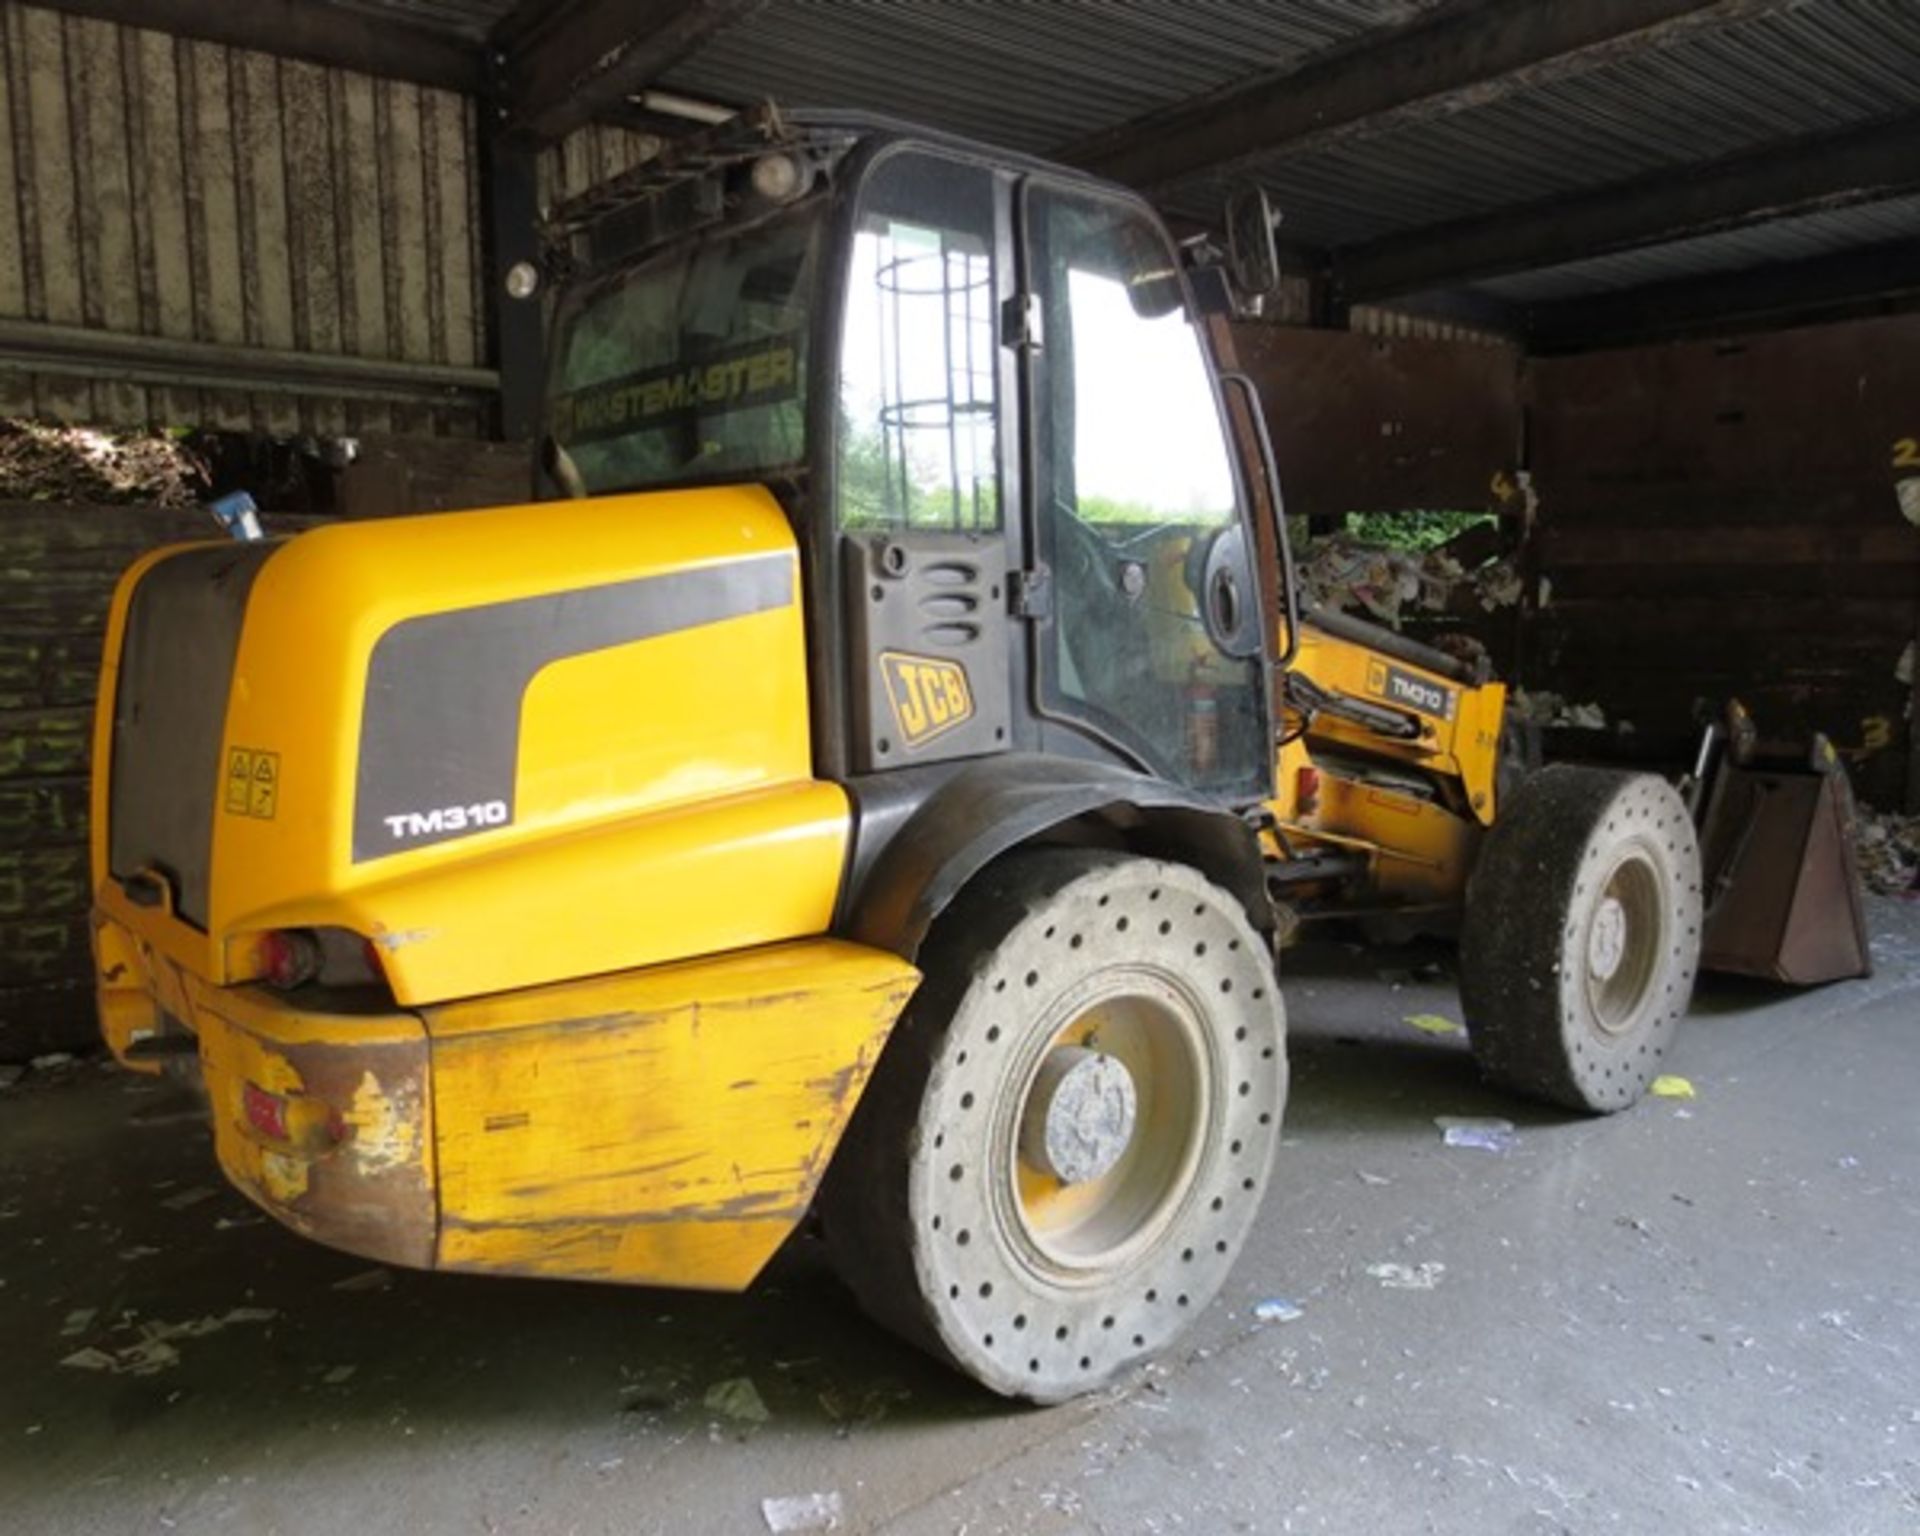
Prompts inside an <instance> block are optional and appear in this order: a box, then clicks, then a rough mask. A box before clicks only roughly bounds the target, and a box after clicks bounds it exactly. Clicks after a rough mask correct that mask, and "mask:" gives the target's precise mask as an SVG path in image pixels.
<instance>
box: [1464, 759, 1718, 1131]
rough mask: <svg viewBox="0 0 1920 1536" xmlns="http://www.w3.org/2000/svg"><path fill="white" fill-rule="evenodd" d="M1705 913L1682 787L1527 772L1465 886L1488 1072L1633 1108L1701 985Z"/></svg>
mask: <svg viewBox="0 0 1920 1536" xmlns="http://www.w3.org/2000/svg"><path fill="white" fill-rule="evenodd" d="M1700 921H1701V918H1700V853H1699V848H1698V845H1697V843H1696V842H1695V839H1694V831H1693V822H1692V820H1691V818H1690V817H1689V816H1688V814H1687V808H1686V804H1685V802H1683V801H1682V800H1681V798H1680V796H1679V795H1678V794H1677V793H1676V792H1675V791H1674V789H1673V787H1672V786H1671V785H1670V784H1668V783H1667V782H1666V781H1665V780H1663V779H1659V778H1655V777H1654V776H1653V775H1651V774H1623V773H1610V772H1607V771H1605V770H1602V769H1597V768H1575V767H1569V766H1557V767H1552V768H1547V769H1545V770H1543V771H1541V772H1539V773H1535V774H1532V775H1530V776H1529V777H1528V778H1526V779H1525V780H1524V781H1522V783H1521V784H1520V785H1519V786H1518V787H1517V789H1516V791H1515V793H1514V794H1513V795H1512V797H1511V798H1510V800H1508V801H1507V802H1505V803H1503V804H1502V805H1501V807H1500V812H1499V815H1498V817H1497V818H1496V820H1495V823H1494V827H1493V830H1492V832H1490V833H1489V834H1488V835H1487V839H1486V842H1485V843H1484V844H1483V845H1482V847H1481V850H1480V857H1479V860H1478V862H1477V863H1476V864H1475V866H1474V871H1473V877H1472V879H1471V880H1470V881H1469V882H1468V885H1467V906H1466V922H1465V926H1464V929H1463V931H1462V934H1461V940H1460V1000H1461V1005H1462V1007H1463V1009H1464V1010H1465V1014H1466V1022H1467V1033H1468V1036H1469V1038H1470V1039H1471V1041H1472V1044H1473V1054H1474V1058H1475V1060H1476V1061H1477V1062H1478V1063H1479V1066H1480V1070H1481V1073H1482V1074H1483V1075H1484V1076H1485V1077H1486V1078H1487V1079H1488V1081H1490V1082H1492V1083H1495V1084H1497V1085H1499V1086H1500V1087H1502V1088H1508V1089H1511V1090H1513V1091H1514V1092H1516V1093H1523V1094H1527V1095H1529V1096H1530V1097H1533V1098H1539V1099H1545V1100H1547V1101H1549V1102H1550V1103H1554V1104H1561V1105H1565V1106H1566V1107H1567V1108H1569V1109H1577V1110H1584V1111H1590V1112H1598V1113H1611V1112H1612V1111H1614V1110H1620V1109H1625V1108H1627V1107H1628V1106H1629V1105H1630V1104H1633V1103H1634V1102H1635V1101H1637V1100H1638V1099H1639V1098H1640V1096H1641V1095H1642V1094H1643V1093H1644V1092H1646V1089H1647V1085H1648V1084H1649V1083H1651V1082H1652V1081H1653V1079H1654V1076H1655V1074H1656V1073H1658V1072H1659V1070H1660V1063H1661V1060H1662V1059H1663V1058H1664V1057H1665V1055H1666V1052H1667V1048H1668V1046H1669V1045H1670V1044H1671V1043H1672V1040H1673V1036H1674V1032H1675V1031H1676V1030H1677V1029H1678V1027H1679V1024H1680V1017H1681V1015H1682V1014H1684V1013H1685V1012H1686V1010H1687V1003H1688V1000H1689V999H1690V998H1691V996H1692V994H1693V977H1694V971H1695V969H1696V967H1697V965H1698V963H1699V958H1700Z"/></svg>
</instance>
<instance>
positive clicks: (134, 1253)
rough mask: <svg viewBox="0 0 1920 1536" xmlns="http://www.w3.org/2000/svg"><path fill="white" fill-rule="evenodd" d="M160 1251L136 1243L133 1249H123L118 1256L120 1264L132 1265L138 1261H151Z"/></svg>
mask: <svg viewBox="0 0 1920 1536" xmlns="http://www.w3.org/2000/svg"><path fill="white" fill-rule="evenodd" d="M159 1251H160V1250H159V1249H158V1248H149V1247H148V1246H147V1245H146V1244H145V1243H135V1244H134V1245H133V1246H132V1247H131V1248H122V1249H121V1250H120V1253H119V1255H118V1257H119V1259H120V1262H121V1263H123V1264H131V1263H133V1262H134V1260H136V1259H150V1258H152V1257H153V1256H154V1255H155V1254H156V1253H158V1252H159Z"/></svg>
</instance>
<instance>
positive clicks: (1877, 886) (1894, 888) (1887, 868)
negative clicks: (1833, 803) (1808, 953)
mask: <svg viewBox="0 0 1920 1536" xmlns="http://www.w3.org/2000/svg"><path fill="white" fill-rule="evenodd" d="M1907 650H1908V657H1907V666H1908V668H1909V672H1910V671H1911V666H1912V650H1913V647H1912V646H1908V647H1907ZM1853 847H1854V852H1855V854H1856V855H1857V856H1858V858H1859V862H1860V877H1861V879H1863V880H1864V881H1866V883H1867V888H1868V889H1869V890H1873V891H1877V892H1879V893H1880V894H1881V895H1882V896H1898V895H1901V894H1902V893H1904V892H1907V891H1911V890H1913V889H1914V887H1915V886H1916V885H1917V884H1920V816H1903V815H1901V814H1899V813H1898V812H1896V811H1876V810H1874V809H1872V808H1871V807H1869V806H1865V805H1859V804H1856V805H1855V806H1854V815H1853Z"/></svg>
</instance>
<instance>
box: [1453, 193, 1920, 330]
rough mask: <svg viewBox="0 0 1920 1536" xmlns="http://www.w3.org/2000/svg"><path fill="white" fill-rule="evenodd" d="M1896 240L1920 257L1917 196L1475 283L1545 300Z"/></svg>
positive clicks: (1516, 297)
mask: <svg viewBox="0 0 1920 1536" xmlns="http://www.w3.org/2000/svg"><path fill="white" fill-rule="evenodd" d="M1896 240H1912V241H1914V242H1915V244H1914V260H1915V262H1916V263H1920V197H1901V198H1893V199H1890V200H1888V201H1887V202H1884V203H1871V204H1867V205H1865V206H1862V207H1858V208H1838V209H1833V210H1831V211H1828V212H1825V213H1812V214H1807V215H1805V216H1804V217H1801V218H1797V219H1776V220H1775V221H1773V222H1772V223H1770V224H1764V225H1757V226H1755V227H1753V228H1750V229H1732V230H1725V231H1723V232H1721V233H1719V234H1714V235H1698V236H1696V237H1694V238H1693V239H1691V240H1676V241H1673V242H1672V243H1670V244H1668V245H1659V246H1650V247H1648V248H1646V249H1644V250H1637V251H1621V252H1619V253H1617V254H1615V255H1611V256H1595V257H1592V258H1590V259H1588V260H1586V261H1574V262H1568V263H1567V264H1566V265H1565V266H1559V267H1547V268H1545V269H1544V270H1542V271H1539V272H1525V273H1519V274H1516V275H1514V276H1512V277H1503V278H1499V279H1497V280H1494V281H1489V282H1484V283H1481V284H1479V285H1478V291H1479V292H1481V293H1486V294H1491V295H1492V296H1493V297H1495V298H1498V299H1504V300H1506V301H1508V302H1509V303H1514V304H1544V303H1550V302H1551V301H1553V300H1555V299H1568V298H1576V297H1581V296H1584V295H1587V294H1593V293H1603V292H1608V291H1611V290H1614V289H1620V288H1639V287H1642V286H1644V285H1646V284H1648V283H1662V282H1667V281H1669V280H1672V279H1675V278H1683V277H1701V276H1710V275H1711V274H1713V273H1716V272H1737V271H1740V270H1741V269H1743V268H1746V267H1755V266H1765V265H1768V264H1771V263H1773V262H1782V261H1800V260H1804V259H1806V258H1808V257H1813V256H1829V255H1832V254H1833V253H1834V252H1836V251H1847V250H1853V249H1856V248H1857V247H1860V246H1869V245H1882V244H1886V243H1888V242H1891V241H1896Z"/></svg>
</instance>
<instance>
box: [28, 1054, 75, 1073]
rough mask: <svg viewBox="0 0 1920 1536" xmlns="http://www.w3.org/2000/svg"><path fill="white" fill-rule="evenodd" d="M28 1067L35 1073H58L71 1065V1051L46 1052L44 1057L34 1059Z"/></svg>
mask: <svg viewBox="0 0 1920 1536" xmlns="http://www.w3.org/2000/svg"><path fill="white" fill-rule="evenodd" d="M28 1065H29V1066H31V1067H32V1068H33V1070H34V1071H36V1072H58V1071H60V1070H61V1069H62V1068H64V1067H70V1066H72V1065H73V1053H72V1052H71V1051H48V1052H47V1053H46V1054H45V1055H42V1056H36V1057H34V1058H33V1059H32V1061H30V1062H29V1063H28Z"/></svg>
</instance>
